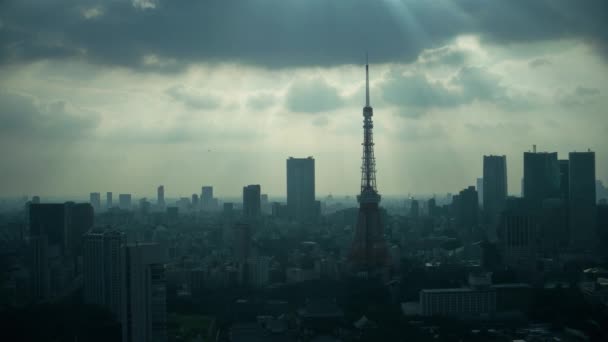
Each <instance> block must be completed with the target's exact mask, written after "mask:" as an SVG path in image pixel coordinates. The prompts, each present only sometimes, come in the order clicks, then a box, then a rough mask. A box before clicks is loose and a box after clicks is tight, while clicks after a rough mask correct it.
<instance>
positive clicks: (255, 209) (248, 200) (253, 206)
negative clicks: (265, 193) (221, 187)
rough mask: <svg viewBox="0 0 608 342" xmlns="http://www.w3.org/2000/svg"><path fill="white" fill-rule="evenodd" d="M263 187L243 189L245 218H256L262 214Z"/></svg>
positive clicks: (253, 186) (250, 186)
mask: <svg viewBox="0 0 608 342" xmlns="http://www.w3.org/2000/svg"><path fill="white" fill-rule="evenodd" d="M260 195H261V187H260V185H259V184H256V185H247V186H245V187H243V216H245V217H246V218H256V217H259V216H260V215H261V213H262V207H261V205H262V203H261V198H260Z"/></svg>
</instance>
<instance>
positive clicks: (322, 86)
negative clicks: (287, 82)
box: [285, 78, 344, 113]
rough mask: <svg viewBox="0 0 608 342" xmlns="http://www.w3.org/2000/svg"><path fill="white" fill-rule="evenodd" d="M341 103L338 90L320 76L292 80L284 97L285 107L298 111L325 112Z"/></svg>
mask: <svg viewBox="0 0 608 342" xmlns="http://www.w3.org/2000/svg"><path fill="white" fill-rule="evenodd" d="M343 103H344V101H343V99H342V98H341V97H340V95H339V94H338V90H337V89H336V88H334V87H332V86H331V85H329V84H327V82H325V80H323V79H320V78H317V79H312V80H299V81H296V82H294V83H293V84H292V85H291V86H290V87H289V89H288V90H287V96H286V99H285V104H286V106H287V109H289V110H290V111H292V112H299V113H319V112H326V111H330V110H334V109H337V108H339V107H340V106H342V104H343Z"/></svg>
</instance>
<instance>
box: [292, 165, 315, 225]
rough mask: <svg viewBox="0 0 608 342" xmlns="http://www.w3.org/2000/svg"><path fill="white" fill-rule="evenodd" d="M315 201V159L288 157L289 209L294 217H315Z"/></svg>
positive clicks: (303, 218) (298, 218) (302, 218)
mask: <svg viewBox="0 0 608 342" xmlns="http://www.w3.org/2000/svg"><path fill="white" fill-rule="evenodd" d="M314 203H315V160H314V159H313V158H312V157H308V158H293V157H289V159H287V210H288V211H289V215H290V216H291V217H292V218H295V219H297V220H307V219H311V218H313V215H314Z"/></svg>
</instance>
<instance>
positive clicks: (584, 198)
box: [568, 151, 597, 249]
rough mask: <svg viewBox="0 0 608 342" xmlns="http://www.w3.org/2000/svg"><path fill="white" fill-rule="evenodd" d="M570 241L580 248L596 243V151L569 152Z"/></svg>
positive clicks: (589, 246) (592, 245) (591, 247)
mask: <svg viewBox="0 0 608 342" xmlns="http://www.w3.org/2000/svg"><path fill="white" fill-rule="evenodd" d="M569 159H570V167H569V172H568V173H569V175H568V178H569V186H570V191H569V196H570V200H569V201H568V205H569V207H570V213H569V218H570V227H569V228H570V242H571V244H572V247H574V248H577V249H593V248H595V247H596V244H597V234H596V212H595V210H596V202H595V152H591V151H589V152H571V153H570V154H569Z"/></svg>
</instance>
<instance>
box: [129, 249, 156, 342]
mask: <svg viewBox="0 0 608 342" xmlns="http://www.w3.org/2000/svg"><path fill="white" fill-rule="evenodd" d="M121 257H122V258H123V259H122V260H123V261H122V265H123V267H124V268H123V270H124V276H125V281H124V282H123V283H122V298H123V303H124V305H122V313H121V319H122V329H123V334H122V336H123V339H122V340H123V341H131V342H147V341H150V342H157V341H163V342H164V341H167V287H166V286H167V285H166V276H165V265H164V263H165V261H166V260H165V253H164V251H163V250H162V248H161V247H160V245H158V244H156V243H135V244H126V245H123V250H122V252H121Z"/></svg>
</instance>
